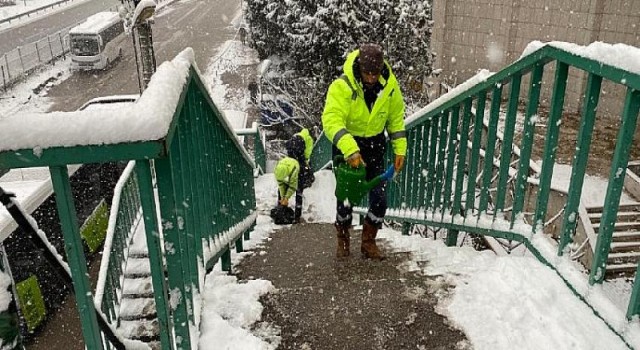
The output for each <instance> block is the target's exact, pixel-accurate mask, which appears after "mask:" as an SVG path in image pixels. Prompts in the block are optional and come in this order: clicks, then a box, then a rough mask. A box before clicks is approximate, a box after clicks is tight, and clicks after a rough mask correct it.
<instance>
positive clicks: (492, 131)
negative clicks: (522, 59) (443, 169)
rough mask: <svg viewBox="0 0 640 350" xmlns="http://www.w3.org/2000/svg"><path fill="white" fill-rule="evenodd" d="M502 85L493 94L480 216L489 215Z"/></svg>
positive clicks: (479, 209) (496, 87)
mask: <svg viewBox="0 0 640 350" xmlns="http://www.w3.org/2000/svg"><path fill="white" fill-rule="evenodd" d="M502 86H503V85H502V84H499V85H496V86H494V87H493V92H492V94H491V110H490V111H489V126H488V131H487V146H486V148H485V152H484V163H483V170H482V185H481V187H480V203H479V204H478V214H480V215H481V214H482V213H483V212H484V213H485V214H486V213H487V208H488V205H489V196H490V194H489V187H490V186H491V179H492V178H493V157H494V155H495V151H496V142H497V140H498V138H497V132H498V121H499V118H500V104H501V102H502V101H501V99H502Z"/></svg>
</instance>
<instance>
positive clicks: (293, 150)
mask: <svg viewBox="0 0 640 350" xmlns="http://www.w3.org/2000/svg"><path fill="white" fill-rule="evenodd" d="M284 148H285V149H286V150H287V156H289V157H291V158H294V159H298V158H301V157H303V156H304V140H303V139H302V137H300V136H298V135H294V136H293V137H292V138H290V139H289V140H287V142H285V144H284Z"/></svg>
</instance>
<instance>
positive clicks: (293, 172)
mask: <svg viewBox="0 0 640 350" xmlns="http://www.w3.org/2000/svg"><path fill="white" fill-rule="evenodd" d="M273 173H274V174H275V176H276V182H277V183H278V191H279V192H280V198H286V199H289V198H291V196H292V195H293V194H294V193H296V190H297V189H298V175H299V173H300V164H298V161H297V160H295V159H293V158H291V157H284V158H282V159H281V160H280V161H279V162H278V164H276V168H275V170H274V171H273Z"/></svg>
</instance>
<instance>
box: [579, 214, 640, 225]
mask: <svg viewBox="0 0 640 350" xmlns="http://www.w3.org/2000/svg"><path fill="white" fill-rule="evenodd" d="M616 219H617V221H620V222H630V221H640V212H637V211H622V212H620V211H619V212H618V214H617V217H616ZM589 220H591V222H592V223H594V224H595V223H599V222H600V220H602V213H589Z"/></svg>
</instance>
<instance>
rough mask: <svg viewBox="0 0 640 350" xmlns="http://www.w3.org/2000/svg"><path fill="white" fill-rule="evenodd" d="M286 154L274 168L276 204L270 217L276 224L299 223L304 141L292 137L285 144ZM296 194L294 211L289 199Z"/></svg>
mask: <svg viewBox="0 0 640 350" xmlns="http://www.w3.org/2000/svg"><path fill="white" fill-rule="evenodd" d="M285 147H286V149H287V156H286V157H284V158H282V159H281V160H280V161H279V162H278V164H276V168H275V170H274V173H275V178H276V182H277V183H278V204H277V206H276V207H275V208H274V209H272V210H271V218H272V219H273V221H274V223H276V224H278V225H286V224H292V223H299V222H300V217H301V216H302V190H303V189H304V188H303V186H302V184H301V183H300V169H301V165H300V161H298V160H297V159H301V158H302V159H304V148H305V145H304V141H303V140H302V139H301V138H299V137H293V138H291V139H290V140H288V141H287V143H286V145H285ZM294 193H295V194H296V204H295V208H296V209H295V212H294V211H293V210H292V209H291V208H289V199H290V198H291V197H292V196H293V194H294Z"/></svg>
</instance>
